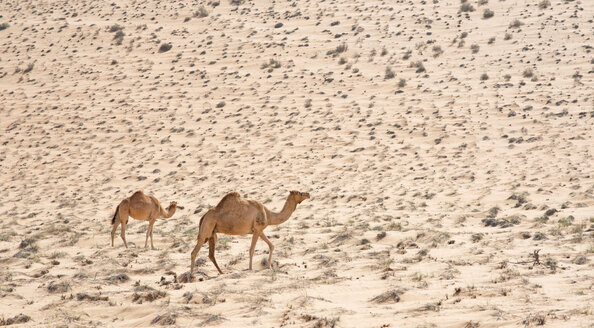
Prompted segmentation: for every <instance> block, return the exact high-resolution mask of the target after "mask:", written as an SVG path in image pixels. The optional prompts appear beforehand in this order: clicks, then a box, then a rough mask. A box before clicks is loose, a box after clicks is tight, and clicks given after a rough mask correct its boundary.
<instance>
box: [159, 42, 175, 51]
mask: <svg viewBox="0 0 594 328" xmlns="http://www.w3.org/2000/svg"><path fill="white" fill-rule="evenodd" d="M172 47H173V46H172V45H171V43H161V46H160V47H159V52H167V51H169V50H171V48H172Z"/></svg>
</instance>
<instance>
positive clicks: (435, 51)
mask: <svg viewBox="0 0 594 328" xmlns="http://www.w3.org/2000/svg"><path fill="white" fill-rule="evenodd" d="M442 53H443V50H442V49H441V46H438V45H434V46H433V57H435V58H437V57H439V55H441V54H442Z"/></svg>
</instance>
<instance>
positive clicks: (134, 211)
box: [111, 190, 177, 249]
mask: <svg viewBox="0 0 594 328" xmlns="http://www.w3.org/2000/svg"><path fill="white" fill-rule="evenodd" d="M176 209H177V203H176V202H171V203H170V204H169V207H167V210H164V209H163V207H162V206H161V204H160V203H159V201H158V200H157V198H155V197H153V196H147V195H145V194H144V193H143V192H142V191H140V190H138V191H135V192H134V193H133V194H132V196H130V197H128V198H125V199H124V200H122V202H121V203H120V205H118V207H117V208H116V211H115V214H114V215H113V218H112V219H111V225H112V226H113V228H112V229H111V246H112V247H113V238H114V236H115V232H116V229H117V228H118V225H120V224H122V233H121V236H122V240H123V241H124V246H126V248H128V244H127V243H126V224H127V223H128V216H131V217H132V218H134V219H136V220H141V221H149V227H148V230H147V231H146V240H145V241H144V248H146V247H147V244H148V238H149V235H150V237H151V249H155V246H153V225H154V224H155V221H156V220H157V218H159V217H163V218H170V217H171V216H172V215H173V213H175V210H176Z"/></svg>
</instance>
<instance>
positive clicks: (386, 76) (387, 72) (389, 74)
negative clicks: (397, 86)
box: [384, 66, 396, 80]
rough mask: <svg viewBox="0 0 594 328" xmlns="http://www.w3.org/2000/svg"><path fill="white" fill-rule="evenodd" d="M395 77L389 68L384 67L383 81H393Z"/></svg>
mask: <svg viewBox="0 0 594 328" xmlns="http://www.w3.org/2000/svg"><path fill="white" fill-rule="evenodd" d="M395 76H396V74H395V73H394V71H392V68H390V66H387V67H386V74H385V75H384V79H386V80H388V79H393V78H394V77H395Z"/></svg>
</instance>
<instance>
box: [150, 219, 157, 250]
mask: <svg viewBox="0 0 594 328" xmlns="http://www.w3.org/2000/svg"><path fill="white" fill-rule="evenodd" d="M156 220H157V219H155V220H153V223H151V249H155V246H154V245H153V226H154V225H155V221H156Z"/></svg>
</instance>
